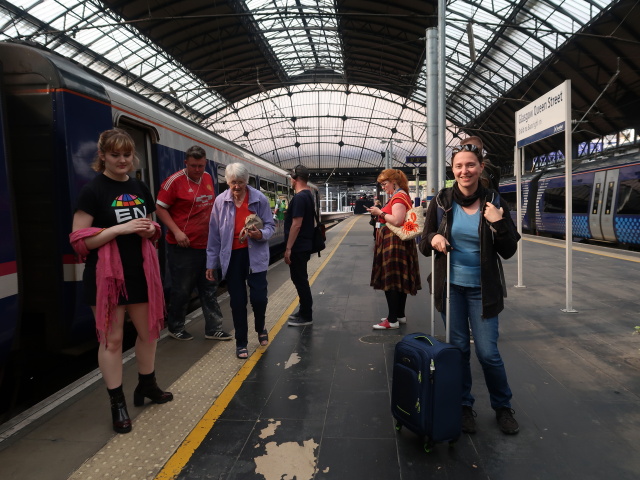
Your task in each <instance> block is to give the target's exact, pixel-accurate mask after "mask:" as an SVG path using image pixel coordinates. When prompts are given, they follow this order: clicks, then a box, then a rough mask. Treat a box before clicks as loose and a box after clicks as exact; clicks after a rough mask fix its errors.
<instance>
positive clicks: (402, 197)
mask: <svg viewBox="0 0 640 480" xmlns="http://www.w3.org/2000/svg"><path fill="white" fill-rule="evenodd" d="M402 193H404V195H402ZM402 193H398V194H397V195H398V197H399V198H400V199H402V201H403V202H404V203H406V204H407V207H408V209H407V211H409V210H411V209H412V208H413V205H411V203H410V202H409V201H408V200H407V199H406V197H407V196H408V195H407V194H406V193H405V192H402ZM394 197H395V195H394ZM391 198H392V199H393V197H391Z"/></svg>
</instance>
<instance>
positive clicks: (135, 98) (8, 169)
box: [0, 43, 319, 414]
mask: <svg viewBox="0 0 640 480" xmlns="http://www.w3.org/2000/svg"><path fill="white" fill-rule="evenodd" d="M0 62H2V64H3V72H2V80H3V82H4V88H5V90H6V114H7V115H6V119H8V121H7V124H6V132H7V134H6V136H5V135H2V140H3V141H4V139H6V138H8V139H10V145H9V149H8V151H7V156H5V157H3V158H2V160H4V159H5V158H7V159H9V161H8V162H6V164H5V163H3V164H2V165H0V182H3V183H4V184H7V185H8V186H12V187H13V189H9V188H1V191H2V197H1V202H2V203H1V204H0V207H2V208H1V209H0V227H1V228H2V229H3V232H14V233H15V235H14V236H13V237H12V236H11V235H4V234H3V243H2V244H1V245H0V247H1V248H0V269H1V270H0V282H1V283H0V302H2V304H1V306H2V313H3V314H2V317H0V369H3V368H4V367H5V366H6V365H8V364H7V363H6V362H10V365H9V367H7V369H6V370H7V371H10V375H9V376H8V377H7V376H6V378H5V379H4V381H3V380H2V378H1V377H0V381H2V386H0V397H2V396H4V395H3V394H4V393H6V390H7V389H9V390H11V392H12V393H11V395H9V397H11V398H13V397H15V392H14V391H13V389H14V388H16V387H15V385H17V384H18V383H19V382H20V380H19V379H18V378H17V377H18V376H21V375H22V376H24V375H25V372H28V371H29V370H30V369H37V368H42V363H43V361H44V362H46V361H47V360H48V359H49V357H50V356H59V355H62V356H64V355H67V356H68V355H79V354H81V353H83V352H85V351H87V350H89V349H92V348H95V346H96V345H97V342H96V335H95V326H94V320H93V315H92V313H91V310H90V309H89V307H88V306H86V305H85V304H84V302H83V300H82V294H81V289H82V285H81V280H82V272H83V268H84V264H82V263H80V262H79V260H78V259H77V257H76V255H75V254H74V252H73V250H72V249H71V246H70V244H69V237H68V236H69V233H70V231H71V222H72V218H73V213H74V206H75V204H76V201H77V196H78V194H79V192H80V189H81V188H82V186H83V185H84V184H85V183H87V182H88V181H89V180H90V179H92V178H93V177H94V176H95V175H96V172H94V171H93V170H92V169H91V163H92V162H93V159H94V157H95V155H96V142H97V139H98V136H99V134H100V133H101V132H102V131H104V130H108V129H110V128H113V127H119V128H123V129H125V130H127V131H128V132H129V133H130V134H131V135H132V137H133V139H134V141H135V143H136V149H137V152H136V153H137V155H138V157H139V158H140V167H139V169H138V170H137V171H136V172H135V175H136V176H137V177H138V178H141V179H142V180H144V181H145V182H146V183H147V184H148V185H149V187H150V189H151V191H152V192H154V194H155V193H156V192H157V190H158V188H159V187H160V185H161V182H162V181H163V180H164V178H166V177H167V176H169V175H170V174H172V173H174V172H175V171H177V170H179V169H180V168H183V167H184V152H185V151H186V150H187V148H189V147H190V146H192V145H194V144H199V145H200V146H202V147H203V148H204V149H205V151H206V154H207V160H208V162H207V167H206V168H207V171H208V172H209V173H210V174H211V175H212V177H213V179H214V185H215V189H216V193H217V194H219V193H221V192H222V191H223V190H224V189H226V188H227V185H226V183H225V181H224V169H225V166H226V165H228V164H230V163H233V162H243V163H245V164H246V166H247V168H248V169H249V173H250V181H249V184H250V185H252V186H253V187H255V188H258V189H260V190H261V191H262V192H263V193H264V194H265V195H266V196H267V197H268V198H269V200H270V203H271V205H272V207H275V205H276V199H277V197H278V196H280V195H285V196H287V197H290V196H291V195H292V194H293V191H292V190H291V188H290V186H289V179H288V177H287V172H286V171H285V170H283V169H281V168H278V167H275V166H274V165H272V164H270V163H268V162H266V161H265V160H263V159H262V158H260V157H258V156H256V155H255V154H253V153H251V152H249V151H247V150H245V149H243V148H241V147H239V146H238V145H235V144H234V143H232V142H230V141H228V140H226V139H224V138H222V137H220V136H218V135H215V134H214V133H213V132H211V131H209V130H206V129H204V128H202V127H200V126H198V125H196V124H194V123H192V122H190V121H188V120H186V119H184V118H182V117H180V116H178V115H176V114H173V113H172V112H169V111H168V110H165V109H163V108H161V107H159V106H158V105H156V104H154V103H152V102H150V101H148V100H147V99H145V98H144V97H142V96H140V95H137V94H135V93H134V92H130V91H128V90H126V89H124V88H121V87H120V86H118V85H116V84H115V83H113V82H111V81H110V80H108V79H106V78H103V77H100V76H98V75H97V74H95V73H93V72H90V71H88V70H85V69H84V68H83V67H80V66H78V65H76V64H75V63H73V62H72V61H70V60H67V59H64V58H62V57H60V56H58V55H56V54H54V53H51V52H47V51H45V50H42V49H39V48H36V47H32V46H29V45H25V44H16V43H0ZM0 147H1V145H0ZM2 152H3V151H2V149H1V148H0V154H2ZM3 186H4V185H0V187H3ZM312 188H313V190H314V192H315V193H316V202H317V205H318V206H319V198H318V191H317V189H316V188H315V187H313V186H312ZM12 213H14V214H15V216H13V217H12V216H11V214H12ZM283 223H284V222H282V221H277V222H276V233H275V234H274V235H273V237H272V238H271V239H270V246H271V247H272V249H274V250H276V249H283V247H284V225H283ZM11 224H13V225H15V229H12V228H10V227H9V225H11ZM12 239H13V240H12ZM12 241H13V242H15V244H17V245H20V248H19V249H16V248H15V247H14V244H12V243H11V242H12ZM161 245H163V242H161ZM160 254H161V257H162V247H161V252H160ZM18 305H19V307H18ZM12 312H14V313H12ZM5 398H6V397H5ZM0 407H2V408H0V410H2V409H4V406H2V405H0ZM1 413H2V411H0V414H1Z"/></svg>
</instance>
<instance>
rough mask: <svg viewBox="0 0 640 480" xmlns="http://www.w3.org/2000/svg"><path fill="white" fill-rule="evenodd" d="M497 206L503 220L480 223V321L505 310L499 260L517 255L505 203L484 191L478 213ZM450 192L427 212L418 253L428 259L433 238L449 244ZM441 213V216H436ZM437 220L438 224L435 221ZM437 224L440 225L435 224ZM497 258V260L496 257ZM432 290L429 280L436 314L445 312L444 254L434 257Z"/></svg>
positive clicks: (516, 236) (440, 195) (443, 192)
mask: <svg viewBox="0 0 640 480" xmlns="http://www.w3.org/2000/svg"><path fill="white" fill-rule="evenodd" d="M487 201H489V202H492V203H494V204H499V205H496V206H499V207H502V208H503V214H502V219H501V220H498V221H497V222H493V224H490V223H489V222H488V221H487V220H485V219H484V218H483V217H482V218H481V220H480V227H479V228H480V232H479V234H480V286H481V288H482V317H483V318H491V317H495V316H496V315H498V314H499V313H500V312H501V311H502V310H503V309H504V297H506V296H507V288H506V285H505V281H504V272H503V271H502V263H501V262H500V257H502V258H504V259H507V258H511V257H512V256H513V255H514V254H515V253H516V251H517V248H518V241H519V240H520V235H519V234H518V232H517V230H516V227H515V225H514V224H513V220H511V215H510V213H509V207H508V206H507V203H506V202H505V201H504V200H503V199H502V198H501V197H500V196H499V194H498V192H496V191H495V190H487V195H486V197H485V198H480V211H481V212H483V211H484V206H485V204H486V202H487ZM452 206H453V188H444V189H442V190H440V192H438V195H436V197H435V198H434V199H433V200H432V201H431V203H430V204H429V208H428V209H427V218H426V221H425V224H424V230H423V232H422V238H421V240H420V247H419V248H420V252H422V254H423V255H425V256H428V257H429V256H431V254H432V251H433V248H432V247H431V241H432V239H433V237H434V236H435V235H436V234H438V233H439V234H441V235H443V236H444V237H445V238H446V239H447V240H448V241H449V243H451V240H450V238H451V224H452V223H453V209H452ZM438 210H440V213H438ZM439 219H440V222H438V220H439ZM438 223H439V224H438ZM498 255H499V256H500V257H499V256H498ZM435 274H436V283H435V290H434V289H433V285H432V276H431V275H429V278H428V281H429V286H430V288H431V291H432V292H435V305H436V309H437V310H438V311H439V312H443V311H444V307H445V305H444V298H445V294H444V292H445V287H446V282H445V278H446V276H447V260H446V257H445V256H444V254H442V253H440V252H436V257H435Z"/></svg>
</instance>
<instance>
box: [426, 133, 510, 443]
mask: <svg viewBox="0 0 640 480" xmlns="http://www.w3.org/2000/svg"><path fill="white" fill-rule="evenodd" d="M451 165H452V171H453V174H454V177H455V179H456V183H455V184H454V186H453V187H451V188H445V189H443V190H441V191H440V192H439V193H438V195H437V196H436V198H435V199H433V200H432V201H431V203H430V205H429V208H428V210H427V218H426V222H425V226H424V233H423V235H422V239H421V241H420V251H421V252H422V253H423V254H424V255H427V256H430V255H431V254H432V251H435V252H436V253H435V255H436V257H435V278H432V276H429V284H430V285H431V287H432V291H433V292H434V297H435V304H436V309H437V310H438V311H439V312H441V313H442V314H443V318H444V315H445V308H446V305H445V302H444V298H445V294H444V292H445V288H446V256H445V255H451V279H450V283H451V287H450V289H451V298H450V302H449V303H450V308H451V312H450V316H449V317H450V322H451V325H450V339H451V343H452V344H453V345H455V346H456V347H458V348H460V350H462V353H463V358H464V363H463V378H462V392H463V396H462V412H461V414H462V430H463V432H465V433H474V432H475V430H476V425H475V418H474V417H475V416H476V413H475V412H474V411H473V403H474V397H473V395H471V383H472V382H471V368H470V353H471V346H470V330H471V333H472V334H473V339H474V345H475V350H476V356H477V357H478V360H479V361H480V364H481V365H482V369H483V372H484V377H485V382H486V384H487V388H488V390H489V396H490V400H491V406H492V408H493V409H494V410H495V411H496V419H497V421H498V425H499V427H500V429H501V430H502V432H504V433H506V434H515V433H517V432H518V430H519V426H518V423H517V422H516V420H515V418H513V414H514V411H513V410H512V409H511V397H512V394H511V389H510V388H509V383H508V382H507V374H506V371H505V368H504V363H503V361H502V358H501V356H500V352H499V351H498V314H499V313H500V312H501V311H502V310H503V308H504V297H505V296H506V287H505V282H504V275H503V271H502V264H501V263H500V258H499V256H501V257H502V258H505V259H506V258H510V257H511V256H513V254H514V253H515V252H516V250H517V243H518V240H519V239H520V236H519V235H518V233H517V231H516V229H515V226H514V225H513V221H512V220H511V216H510V214H509V209H508V207H507V205H506V203H505V202H503V201H502V200H501V199H500V196H499V195H498V193H497V192H496V191H495V190H490V189H487V188H486V187H485V186H483V185H482V184H481V182H480V177H481V174H482V171H483V169H484V163H483V157H482V149H481V148H478V146H476V145H473V144H466V145H461V146H460V147H457V148H456V149H454V152H453V155H452V158H451Z"/></svg>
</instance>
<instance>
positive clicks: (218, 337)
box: [204, 330, 233, 340]
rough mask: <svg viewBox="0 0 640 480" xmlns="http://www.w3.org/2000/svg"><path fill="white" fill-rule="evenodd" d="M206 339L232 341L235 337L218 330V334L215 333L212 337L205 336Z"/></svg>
mask: <svg viewBox="0 0 640 480" xmlns="http://www.w3.org/2000/svg"><path fill="white" fill-rule="evenodd" d="M204 338H208V339H209V340H231V339H232V338H233V336H232V335H231V334H230V333H227V332H223V331H222V330H218V331H217V332H213V333H212V334H211V335H206V334H205V336H204Z"/></svg>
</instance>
